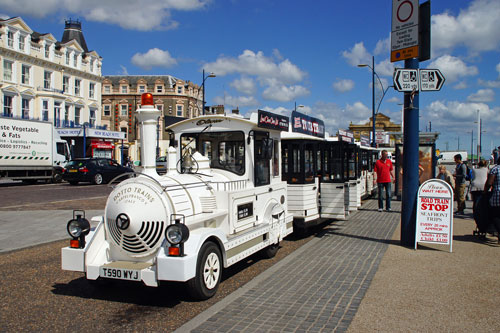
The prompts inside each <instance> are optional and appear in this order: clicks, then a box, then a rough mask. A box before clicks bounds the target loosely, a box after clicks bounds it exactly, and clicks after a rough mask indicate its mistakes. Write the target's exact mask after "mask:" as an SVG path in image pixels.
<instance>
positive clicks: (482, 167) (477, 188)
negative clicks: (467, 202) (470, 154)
mask: <svg viewBox="0 0 500 333" xmlns="http://www.w3.org/2000/svg"><path fill="white" fill-rule="evenodd" d="M487 178H488V168H487V167H486V161H485V160H480V161H479V163H478V164H477V168H473V169H472V181H471V186H470V193H471V195H472V210H474V209H475V207H476V201H477V199H478V198H479V195H480V194H481V192H482V191H483V190H484V184H486V180H487Z"/></svg>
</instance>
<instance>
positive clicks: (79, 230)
mask: <svg viewBox="0 0 500 333" xmlns="http://www.w3.org/2000/svg"><path fill="white" fill-rule="evenodd" d="M66 230H67V231H68V234H69V235H70V236H71V237H73V238H78V237H81V236H86V235H88V233H89V232H90V222H89V221H88V220H87V219H86V218H76V219H72V220H69V221H68V225H67V226H66Z"/></svg>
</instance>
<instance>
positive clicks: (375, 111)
mask: <svg viewBox="0 0 500 333" xmlns="http://www.w3.org/2000/svg"><path fill="white" fill-rule="evenodd" d="M358 67H368V68H370V69H371V71H372V147H376V146H377V144H376V142H377V141H376V138H375V124H376V122H377V121H376V118H375V117H376V116H377V113H378V109H379V108H380V104H382V100H383V99H384V96H385V94H386V92H387V90H388V89H389V88H390V87H393V86H388V87H387V88H386V89H384V85H383V84H382V80H380V77H379V76H378V74H377V72H376V71H375V57H374V56H372V65H371V66H370V65H368V64H359V65H358ZM375 76H376V77H377V80H378V82H379V83H380V87H381V88H382V92H383V94H382V98H380V102H379V103H378V106H377V109H376V110H375Z"/></svg>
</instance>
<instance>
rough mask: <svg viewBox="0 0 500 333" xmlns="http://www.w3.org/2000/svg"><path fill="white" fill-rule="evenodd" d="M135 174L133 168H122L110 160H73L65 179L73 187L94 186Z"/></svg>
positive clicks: (66, 170) (64, 176) (66, 169)
mask: <svg viewBox="0 0 500 333" xmlns="http://www.w3.org/2000/svg"><path fill="white" fill-rule="evenodd" d="M127 172H133V170H132V169H131V168H128V167H124V166H121V165H120V164H118V162H116V161H115V160H112V159H110V158H80V159H74V160H71V161H70V162H69V163H68V164H67V165H66V166H65V167H64V172H63V179H64V180H65V181H67V182H69V183H70V184H71V185H76V184H78V183H79V182H91V183H93V184H97V185H99V184H103V183H108V182H109V181H110V180H112V179H113V178H115V177H116V176H119V175H121V174H124V173H127Z"/></svg>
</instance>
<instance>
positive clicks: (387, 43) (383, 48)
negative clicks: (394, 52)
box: [373, 35, 391, 55]
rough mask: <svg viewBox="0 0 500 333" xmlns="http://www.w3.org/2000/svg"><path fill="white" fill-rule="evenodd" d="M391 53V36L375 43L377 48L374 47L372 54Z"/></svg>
mask: <svg viewBox="0 0 500 333" xmlns="http://www.w3.org/2000/svg"><path fill="white" fill-rule="evenodd" d="M390 52H391V36H390V35H389V37H387V38H386V39H382V40H379V41H378V42H377V46H375V50H374V51H373V53H374V54H375V55H379V54H383V53H385V54H389V53H390Z"/></svg>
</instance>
